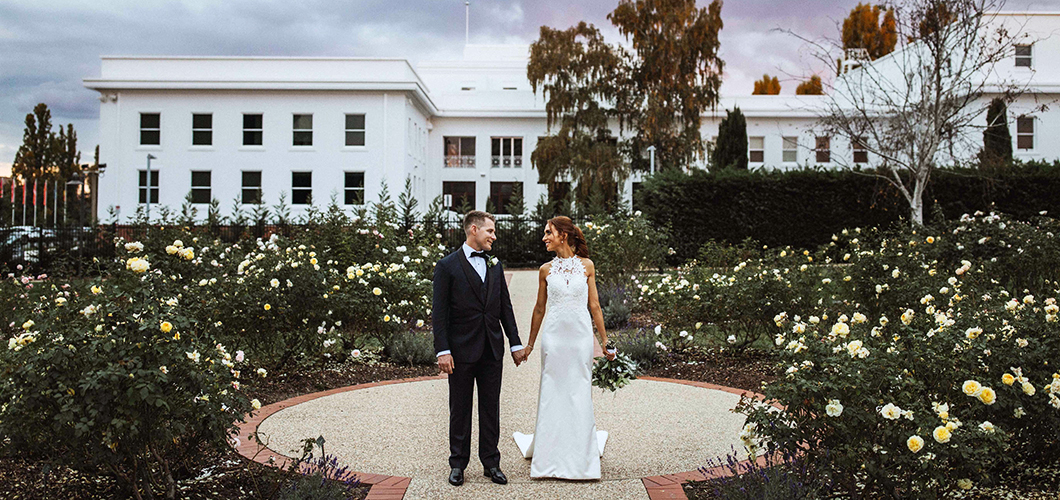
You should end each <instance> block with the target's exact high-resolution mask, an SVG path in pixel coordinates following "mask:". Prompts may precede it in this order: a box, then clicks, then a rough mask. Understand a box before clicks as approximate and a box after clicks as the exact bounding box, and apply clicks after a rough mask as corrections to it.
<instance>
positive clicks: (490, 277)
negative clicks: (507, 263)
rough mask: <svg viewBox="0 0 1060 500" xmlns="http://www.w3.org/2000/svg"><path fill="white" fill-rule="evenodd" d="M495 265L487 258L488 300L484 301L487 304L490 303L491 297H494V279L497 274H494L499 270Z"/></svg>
mask: <svg viewBox="0 0 1060 500" xmlns="http://www.w3.org/2000/svg"><path fill="white" fill-rule="evenodd" d="M493 267H494V266H491V265H490V264H489V260H487V261H486V300H484V301H483V302H484V303H485V304H486V305H489V303H490V299H491V298H493V279H494V278H496V276H493V275H494V274H496V273H497V271H495V270H494V269H493Z"/></svg>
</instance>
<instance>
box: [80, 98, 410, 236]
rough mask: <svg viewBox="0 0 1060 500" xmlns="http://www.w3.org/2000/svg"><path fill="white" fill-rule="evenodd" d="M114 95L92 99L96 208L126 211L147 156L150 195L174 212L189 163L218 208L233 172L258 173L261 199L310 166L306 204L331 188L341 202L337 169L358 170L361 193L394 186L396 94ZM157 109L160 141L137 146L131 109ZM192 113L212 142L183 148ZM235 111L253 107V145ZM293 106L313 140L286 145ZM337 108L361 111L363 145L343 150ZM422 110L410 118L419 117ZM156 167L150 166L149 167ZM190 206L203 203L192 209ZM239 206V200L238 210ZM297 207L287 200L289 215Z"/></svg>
mask: <svg viewBox="0 0 1060 500" xmlns="http://www.w3.org/2000/svg"><path fill="white" fill-rule="evenodd" d="M117 95H118V99H117V101H116V102H110V101H108V102H106V103H103V104H102V105H101V112H100V128H101V130H102V131H103V133H102V136H103V138H104V140H103V141H102V143H103V144H102V146H101V148H100V154H101V156H102V158H101V161H102V162H105V163H107V165H108V167H107V171H106V173H105V174H104V175H103V176H102V177H101V178H100V193H101V200H100V210H101V213H105V210H106V207H108V206H111V205H113V206H120V207H121V216H122V217H123V218H124V217H128V216H132V215H133V213H134V211H135V207H136V203H137V199H138V198H137V196H138V192H137V181H138V179H137V176H138V173H137V171H138V170H141V169H144V168H145V167H146V158H147V155H148V154H151V155H154V156H155V157H156V158H157V159H156V160H153V161H152V162H151V166H152V170H155V171H156V172H157V174H156V175H160V178H159V180H160V182H159V188H160V193H159V198H160V199H159V202H160V203H161V204H163V205H168V206H169V207H170V208H171V209H174V210H176V209H178V208H179V207H180V205H181V204H182V203H183V201H184V197H185V195H186V194H187V193H188V191H189V190H190V188H191V171H192V170H209V171H211V172H212V183H211V184H212V186H211V187H212V193H211V194H212V197H214V198H217V199H218V200H220V201H221V205H222V207H223V209H224V213H228V212H229V211H230V209H231V207H232V200H233V198H235V197H236V196H238V195H239V194H240V189H241V182H242V179H241V172H242V171H244V170H260V171H261V172H262V190H263V191H264V202H265V203H266V204H268V205H273V204H275V203H277V202H278V201H279V197H280V193H281V192H286V193H287V200H288V203H290V200H291V197H290V190H291V172H292V171H308V170H311V171H312V172H313V187H312V193H313V201H314V203H315V204H316V205H318V206H321V205H325V204H327V203H328V202H329V200H330V197H331V195H332V193H335V194H336V195H337V196H338V199H339V201H340V203H341V201H342V190H343V187H344V185H343V183H344V175H343V174H344V172H346V171H363V172H365V187H366V199H368V200H374V199H375V198H376V197H377V196H378V189H379V186H380V182H381V181H382V180H383V179H384V178H385V179H386V181H387V182H388V184H389V185H390V186H391V192H394V190H395V189H397V190H400V188H401V187H403V183H404V178H405V175H406V164H405V160H404V154H403V151H404V148H405V131H406V120H405V116H404V115H405V114H406V106H405V102H404V100H405V98H404V96H403V94H402V93H377V92H370V93H366V92H338V91H332V92H315V91H173V90H167V91H163V92H159V91H121V92H118V93H117ZM141 112H159V113H161V127H162V130H161V145H159V146H141V145H140V139H139V134H140V128H139V127H140V122H139V120H140V113H141ZM192 113H212V114H213V145H212V146H205V147H204V146H192V143H191V142H192V141H191V136H192V133H191V121H192ZM243 113H262V114H263V115H264V116H263V121H264V123H263V127H264V130H263V134H262V135H263V139H262V142H263V144H262V146H260V147H256V146H243V145H242V134H243V128H242V126H243V124H242V120H243ZM295 113H311V114H313V145H312V146H299V147H296V146H293V145H292V119H293V115H294V114H295ZM346 113H364V114H365V127H366V130H365V146H363V147H346V146H345V139H344V137H345V129H344V126H345V125H344V120H345V114H346ZM422 122H423V120H422V115H421V119H420V123H422ZM156 169H157V170H156ZM199 208H200V212H202V211H204V210H205V206H200V207H199ZM247 208H249V207H247ZM304 208H305V207H301V206H292V214H294V215H297V214H299V213H301V211H302V210H304Z"/></svg>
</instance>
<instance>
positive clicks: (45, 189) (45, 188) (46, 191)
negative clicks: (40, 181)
mask: <svg viewBox="0 0 1060 500" xmlns="http://www.w3.org/2000/svg"><path fill="white" fill-rule="evenodd" d="M44 209H45V210H47V209H48V180H47V179H45V180H44Z"/></svg>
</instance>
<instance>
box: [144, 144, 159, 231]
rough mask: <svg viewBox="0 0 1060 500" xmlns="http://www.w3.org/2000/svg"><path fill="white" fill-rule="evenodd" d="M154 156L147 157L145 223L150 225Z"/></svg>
mask: <svg viewBox="0 0 1060 500" xmlns="http://www.w3.org/2000/svg"><path fill="white" fill-rule="evenodd" d="M155 159H157V158H155V155H153V154H150V153H148V155H147V197H146V198H147V223H148V224H150V223H151V160H155Z"/></svg>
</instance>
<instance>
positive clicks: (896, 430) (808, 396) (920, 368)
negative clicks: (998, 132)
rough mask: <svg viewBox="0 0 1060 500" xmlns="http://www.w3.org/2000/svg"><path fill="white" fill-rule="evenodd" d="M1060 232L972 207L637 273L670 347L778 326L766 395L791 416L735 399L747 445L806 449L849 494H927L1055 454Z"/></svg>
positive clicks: (1059, 402) (1059, 414)
mask: <svg viewBox="0 0 1060 500" xmlns="http://www.w3.org/2000/svg"><path fill="white" fill-rule="evenodd" d="M1058 230H1060V224H1057V223H1056V221H1054V220H1051V219H1046V218H1041V219H1036V220H1031V221H1026V222H1020V221H1015V220H1012V219H1010V218H1007V217H1004V216H1000V215H995V214H976V215H969V216H965V217H962V218H961V219H960V220H957V221H952V222H936V224H935V226H933V227H931V228H920V229H917V230H914V229H911V228H909V227H899V228H895V229H892V230H886V231H877V230H864V231H860V230H850V231H844V232H843V234H841V235H836V237H835V238H834V239H833V242H832V243H831V244H830V245H827V246H824V247H822V248H820V249H819V250H818V251H816V252H806V253H802V252H792V251H791V250H790V249H774V250H772V251H767V252H765V253H764V254H763V255H762V257H761V258H760V259H756V260H753V261H744V262H742V263H741V264H740V265H737V266H735V267H734V268H731V269H725V270H718V269H712V268H704V267H701V266H698V265H696V264H695V263H693V264H692V265H689V266H686V267H684V268H682V269H680V270H678V271H676V272H675V273H671V274H668V275H665V276H661V277H658V278H652V279H641V280H640V282H639V283H638V286H639V287H640V291H641V298H642V300H641V304H640V306H641V307H642V308H644V309H646V310H649V311H651V313H652V314H653V317H656V318H660V319H662V320H663V324H664V327H663V328H660V329H659V331H660V334H661V335H660V336H661V337H664V338H666V341H669V342H673V343H675V344H678V345H679V342H680V339H679V337H675V336H674V334H673V333H669V332H674V331H684V330H688V331H693V329H694V328H695V327H696V326H697V325H700V326H702V325H703V323H706V322H711V323H714V324H715V325H725V324H731V323H730V322H733V321H757V322H758V324H760V325H761V324H771V325H772V332H771V333H770V334H769V336H770V337H772V338H771V339H769V340H770V341H769V342H768V344H769V345H772V346H774V347H773V349H775V350H776V351H777V355H778V357H779V359H780V361H781V362H782V367H781V372H782V376H781V378H780V379H778V380H777V381H776V382H774V383H771V384H768V385H767V386H765V387H764V388H763V391H762V392H763V393H764V394H765V395H766V397H767V400H768V402H769V403H774V404H778V405H780V406H782V407H783V408H785V410H784V411H779V410H777V409H776V408H774V407H773V406H769V405H762V404H757V403H754V402H752V401H751V400H745V401H744V402H743V403H741V406H740V407H739V410H740V411H741V412H743V413H745V414H746V415H747V417H748V421H749V422H748V427H747V428H745V432H744V434H743V435H742V437H744V438H745V442H746V443H747V444H748V445H750V446H751V447H765V448H766V449H767V450H769V451H783V452H786V453H800V454H802V455H804V456H807V457H808V458H809V459H810V463H815V464H819V465H820V466H823V467H825V468H826V469H829V472H831V473H832V477H834V478H835V479H836V482H837V483H838V484H839V485H841V486H842V487H843V488H844V489H845V490H846V491H847V492H848V494H851V495H855V496H866V497H881V496H887V497H910V496H912V497H925V496H926V497H931V496H934V495H937V494H940V493H942V492H945V491H948V490H952V489H955V488H962V489H963V488H967V487H974V485H976V484H980V483H983V482H989V481H991V480H992V478H991V477H990V472H991V471H992V470H993V469H992V465H994V464H995V463H997V461H998V460H1006V459H1007V458H1006V457H1010V456H1013V455H1020V456H1036V457H1040V458H1041V459H1043V460H1051V459H1055V450H1057V449H1058V445H1060V442H1058V438H1057V436H1058V435H1060V372H1058V367H1057V366H1056V359H1057V358H1058V354H1060V335H1058V334H1060V328H1058V326H1060V325H1058V323H1057V320H1058V313H1060V306H1058V304H1057V303H1056V294H1057V293H1058V286H1057V278H1058V274H1060V271H1058V270H1060V265H1058V264H1060V262H1058V260H1060V243H1058V242H1057V239H1056V237H1055V234H1056V233H1057V231H1058ZM740 328H746V327H743V326H742V325H740V327H739V328H734V329H730V330H729V332H732V331H733V330H735V331H737V332H739V331H740ZM729 332H723V333H718V334H717V335H718V336H719V337H721V336H723V335H725V334H728V335H733V334H732V333H729ZM668 335H669V336H670V337H671V338H667V336H668ZM749 337H755V340H756V341H759V342H758V345H764V344H766V343H765V342H760V341H761V340H763V339H761V338H760V337H761V335H760V334H751V335H749ZM718 341H720V342H725V343H726V344H727V345H728V346H732V345H736V344H738V343H739V341H741V339H734V338H731V337H727V336H726V338H725V339H724V340H722V339H718Z"/></svg>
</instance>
